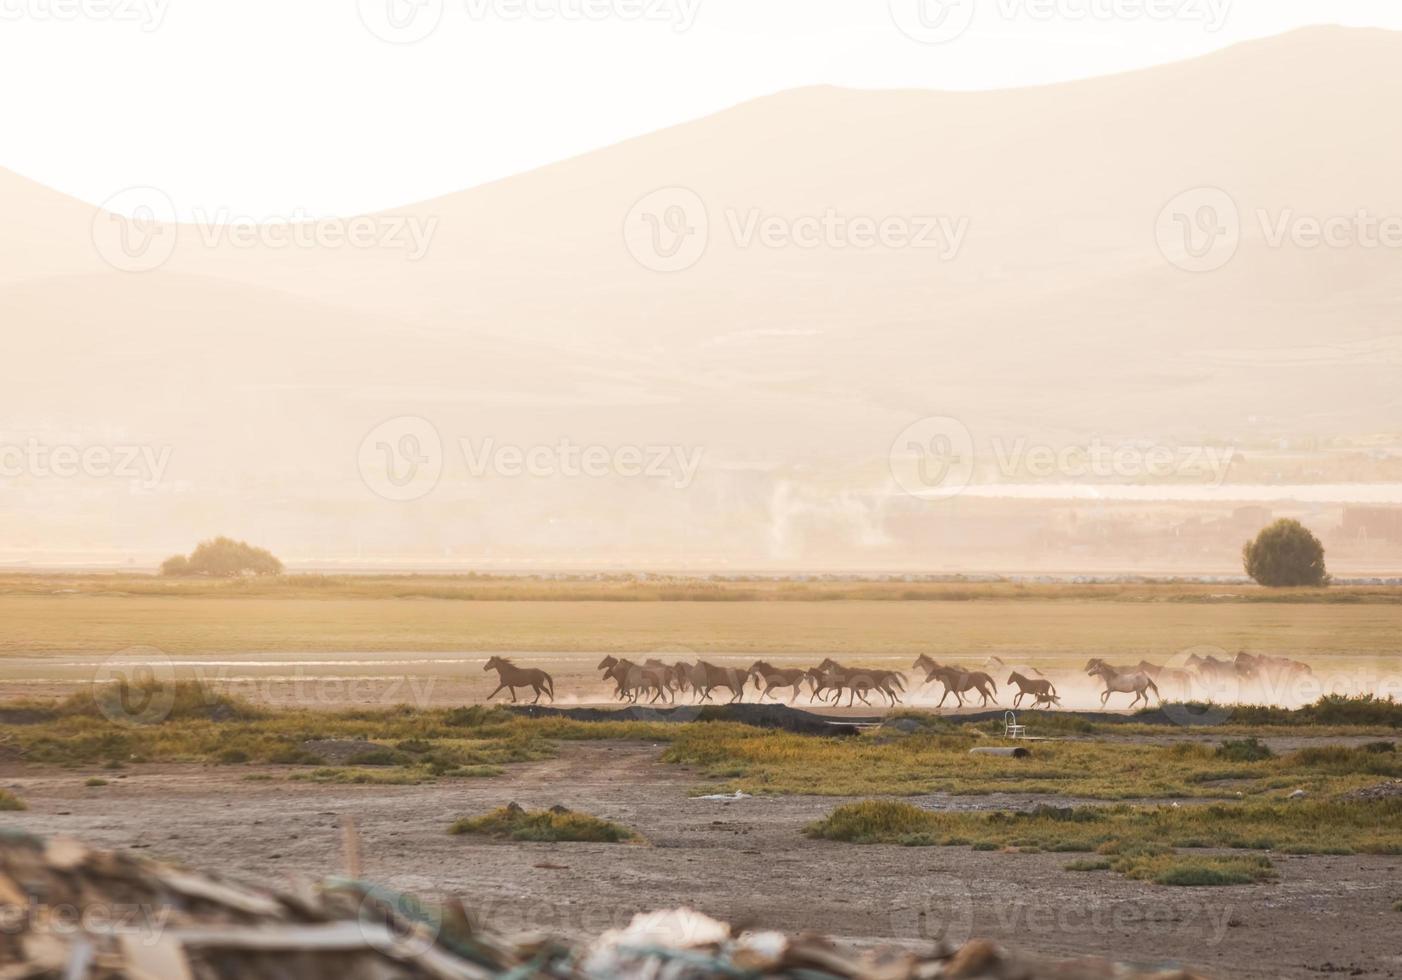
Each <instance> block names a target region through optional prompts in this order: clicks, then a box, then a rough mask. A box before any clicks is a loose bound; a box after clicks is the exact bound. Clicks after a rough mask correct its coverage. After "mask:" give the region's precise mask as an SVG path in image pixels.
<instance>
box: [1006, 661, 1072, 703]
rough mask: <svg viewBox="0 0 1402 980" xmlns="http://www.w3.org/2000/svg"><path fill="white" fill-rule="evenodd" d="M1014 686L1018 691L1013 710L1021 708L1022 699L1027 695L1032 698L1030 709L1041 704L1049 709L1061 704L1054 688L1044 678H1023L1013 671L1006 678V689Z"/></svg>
mask: <svg viewBox="0 0 1402 980" xmlns="http://www.w3.org/2000/svg"><path fill="white" fill-rule="evenodd" d="M1014 684H1015V685H1017V689H1018V691H1017V697H1015V698H1013V707H1014V708H1020V707H1022V699H1023V698H1025V697H1027V696H1028V695H1031V697H1032V707H1034V708H1036V707H1039V706H1040V705H1043V704H1045V705H1046V706H1047V707H1048V708H1050V707H1052V706H1053V705H1057V704H1060V703H1061V699H1060V698H1059V697H1058V696H1057V693H1056V688H1055V687H1054V686H1053V685H1052V682H1051V681H1049V680H1047V679H1046V678H1045V677H1042V678H1032V677H1024V676H1023V675H1022V674H1021V673H1019V672H1018V671H1016V670H1015V671H1013V672H1012V674H1011V675H1010V676H1009V677H1008V687H1012V686H1013V685H1014Z"/></svg>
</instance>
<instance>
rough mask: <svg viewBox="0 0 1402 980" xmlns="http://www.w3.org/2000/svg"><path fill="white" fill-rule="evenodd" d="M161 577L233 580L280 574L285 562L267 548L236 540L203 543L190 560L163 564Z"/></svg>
mask: <svg viewBox="0 0 1402 980" xmlns="http://www.w3.org/2000/svg"><path fill="white" fill-rule="evenodd" d="M161 574H162V575H204V576H208V577H210V578H234V577H236V576H239V575H281V574H282V562H280V561H278V560H277V559H276V558H275V557H273V553H272V552H270V551H268V550H267V549H266V548H255V547H253V545H251V544H248V543H246V542H243V541H235V540H234V539H233V538H215V539H214V540H212V541H203V542H201V543H200V545H199V546H198V547H197V548H195V550H194V551H192V552H191V553H190V557H189V558H186V557H184V556H183V555H175V556H174V557H172V558H167V559H166V560H165V562H164V563H163V564H162V565H161Z"/></svg>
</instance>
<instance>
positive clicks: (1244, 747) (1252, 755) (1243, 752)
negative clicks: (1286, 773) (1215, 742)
mask: <svg viewBox="0 0 1402 980" xmlns="http://www.w3.org/2000/svg"><path fill="white" fill-rule="evenodd" d="M1274 757H1275V753H1274V752H1272V751H1271V747H1270V746H1269V745H1267V744H1266V743H1265V742H1262V741H1261V740H1260V739H1257V738H1243V739H1239V740H1236V741H1232V740H1230V739H1229V740H1227V741H1225V742H1223V743H1222V744H1221V745H1219V746H1217V758H1219V759H1229V760H1231V761H1232V762H1261V761H1263V760H1265V759H1271V758H1274Z"/></svg>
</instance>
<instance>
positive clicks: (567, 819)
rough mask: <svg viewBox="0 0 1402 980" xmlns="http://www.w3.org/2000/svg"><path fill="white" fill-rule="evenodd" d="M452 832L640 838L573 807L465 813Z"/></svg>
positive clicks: (522, 837) (613, 840) (606, 840)
mask: <svg viewBox="0 0 1402 980" xmlns="http://www.w3.org/2000/svg"><path fill="white" fill-rule="evenodd" d="M448 833H450V834H475V835H479V836H484V837H497V838H503V839H507V840H516V841H579V842H586V843H595V844H618V843H622V842H624V841H632V840H637V839H638V836H637V834H635V833H634V832H633V831H631V830H629V829H628V828H627V827H622V826H620V825H618V824H616V823H613V822H611V821H608V820H601V819H599V818H598V817H593V816H590V815H589V814H587V813H575V812H573V811H571V810H523V809H522V808H520V807H518V806H504V807H500V808H498V809H496V810H493V811H492V812H491V813H488V814H484V815H483V816H480V817H463V818H462V819H461V820H458V821H457V822H456V823H454V824H453V825H452V827H450V828H449V829H448Z"/></svg>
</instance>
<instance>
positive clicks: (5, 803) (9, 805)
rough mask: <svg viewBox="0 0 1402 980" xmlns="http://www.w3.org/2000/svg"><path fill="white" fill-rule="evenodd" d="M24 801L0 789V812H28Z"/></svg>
mask: <svg viewBox="0 0 1402 980" xmlns="http://www.w3.org/2000/svg"><path fill="white" fill-rule="evenodd" d="M28 809H29V807H28V806H27V805H26V804H25V802H24V800H22V799H20V798H19V797H18V796H16V795H15V794H13V793H11V792H10V791H9V790H7V789H0V810H28Z"/></svg>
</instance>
